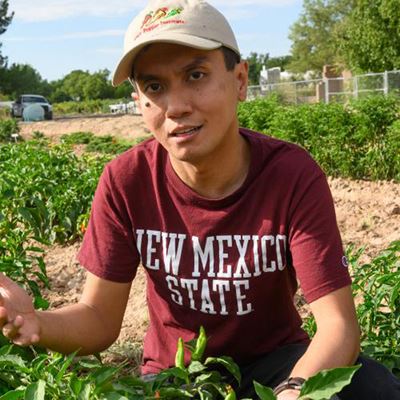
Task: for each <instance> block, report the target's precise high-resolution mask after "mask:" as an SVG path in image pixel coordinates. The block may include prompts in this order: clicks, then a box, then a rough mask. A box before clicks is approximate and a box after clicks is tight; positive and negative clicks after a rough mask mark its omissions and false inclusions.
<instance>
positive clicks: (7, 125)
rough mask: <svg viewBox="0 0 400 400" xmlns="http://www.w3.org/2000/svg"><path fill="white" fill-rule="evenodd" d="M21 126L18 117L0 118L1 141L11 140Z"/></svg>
mask: <svg viewBox="0 0 400 400" xmlns="http://www.w3.org/2000/svg"><path fill="white" fill-rule="evenodd" d="M19 130H20V129H19V126H18V122H17V120H16V119H13V118H9V119H4V120H0V142H9V141H10V140H11V139H12V137H11V135H12V134H14V133H19Z"/></svg>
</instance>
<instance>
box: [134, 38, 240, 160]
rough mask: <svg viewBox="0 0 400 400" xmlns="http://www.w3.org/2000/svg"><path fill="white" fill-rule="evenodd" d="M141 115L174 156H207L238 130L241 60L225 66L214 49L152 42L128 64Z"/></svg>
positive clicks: (222, 148)
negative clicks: (231, 65)
mask: <svg viewBox="0 0 400 400" xmlns="http://www.w3.org/2000/svg"><path fill="white" fill-rule="evenodd" d="M134 79H135V82H136V84H137V88H138V93H139V99H140V104H141V109H142V113H143V119H144V122H145V124H146V126H147V127H148V128H149V129H150V131H151V132H152V133H153V134H154V136H155V138H156V139H157V140H158V141H159V142H160V143H161V145H162V146H163V147H164V148H165V149H166V150H167V151H168V153H169V155H170V157H172V158H173V159H174V160H173V161H175V162H179V161H183V162H189V163H191V164H199V163H202V162H204V161H207V162H212V160H213V159H215V158H218V157H220V156H222V155H223V154H224V151H226V149H227V148H229V146H231V145H232V143H233V141H232V138H233V137H234V135H237V134H238V122H237V116H236V107H237V103H238V101H240V100H244V99H245V97H246V92H247V64H245V63H241V64H238V65H237V66H236V67H235V69H234V70H233V71H227V69H226V66H225V62H224V57H223V54H222V52H221V51H220V50H212V51H204V50H197V49H193V48H189V47H185V46H181V45H175V44H152V45H150V46H149V47H148V48H146V49H145V50H143V51H142V52H141V53H140V54H139V56H138V57H137V59H136V61H135V65H134Z"/></svg>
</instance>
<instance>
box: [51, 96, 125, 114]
mask: <svg viewBox="0 0 400 400" xmlns="http://www.w3.org/2000/svg"><path fill="white" fill-rule="evenodd" d="M128 101H130V99H106V100H84V101H66V102H63V103H55V104H54V105H53V111H54V113H55V114H57V115H68V114H101V113H109V112H110V108H109V106H110V105H111V104H117V103H120V102H122V103H126V102H128Z"/></svg>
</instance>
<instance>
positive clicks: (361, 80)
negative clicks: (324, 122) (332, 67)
mask: <svg viewBox="0 0 400 400" xmlns="http://www.w3.org/2000/svg"><path fill="white" fill-rule="evenodd" d="M271 93H275V94H277V95H278V96H279V97H280V98H281V99H282V100H283V101H284V102H286V103H294V104H302V103H318V102H325V103H331V102H346V101H348V100H350V99H351V98H359V97H362V96H367V95H369V94H371V93H375V94H377V93H381V94H383V95H387V94H389V93H391V94H398V95H400V70H398V71H385V72H382V73H370V74H364V75H357V76H353V77H351V78H344V77H339V78H324V79H312V80H304V81H295V82H280V83H273V84H266V85H263V86H249V88H248V96H247V98H248V100H253V99H255V98H257V97H263V96H267V95H268V94H271Z"/></svg>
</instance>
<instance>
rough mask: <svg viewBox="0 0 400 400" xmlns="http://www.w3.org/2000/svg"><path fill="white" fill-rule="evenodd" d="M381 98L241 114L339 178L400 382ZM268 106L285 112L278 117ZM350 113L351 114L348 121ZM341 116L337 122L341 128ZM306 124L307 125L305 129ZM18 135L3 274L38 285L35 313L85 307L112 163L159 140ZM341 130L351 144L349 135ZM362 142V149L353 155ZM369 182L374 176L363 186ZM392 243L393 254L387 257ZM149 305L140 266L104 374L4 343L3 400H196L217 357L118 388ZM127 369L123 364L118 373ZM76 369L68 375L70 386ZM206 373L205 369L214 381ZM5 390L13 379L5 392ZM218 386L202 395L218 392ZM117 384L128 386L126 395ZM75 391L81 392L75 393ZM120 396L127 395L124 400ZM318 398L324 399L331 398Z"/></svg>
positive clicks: (370, 319) (366, 304)
mask: <svg viewBox="0 0 400 400" xmlns="http://www.w3.org/2000/svg"><path fill="white" fill-rule="evenodd" d="M372 101H373V102H375V103H373V104H370V103H367V106H368V107H365V104H364V103H360V104H358V105H357V104H356V106H358V107H364V108H367V111H366V112H365V111H364V110H362V113H359V112H358V111H357V112H354V111H352V110H350V114H349V115H347V116H346V115H345V114H344V113H346V112H348V111H343V110H340V109H339V108H338V107H336V106H334V107H325V108H324V106H322V107H320V106H314V107H313V108H312V109H311V108H310V109H301V108H299V109H286V108H282V107H280V106H279V105H278V104H277V103H276V102H275V100H274V99H272V100H267V101H266V102H264V103H254V107H253V108H252V109H250V108H247V105H246V107H245V108H242V109H241V110H240V111H241V114H240V115H239V117H240V118H242V121H245V122H246V123H248V125H247V126H250V125H251V124H255V125H256V128H257V127H258V126H260V125H262V126H260V127H259V128H257V129H259V130H260V131H264V132H265V131H267V132H268V131H269V130H270V129H271V127H274V131H278V128H277V127H280V126H281V125H279V121H282V126H283V125H284V124H285V123H286V125H285V129H281V131H280V133H279V132H278V133H279V134H280V135H289V137H290V138H293V141H295V142H296V141H297V140H296V139H299V143H301V144H302V145H304V146H305V147H306V148H308V147H307V146H309V147H310V151H311V150H312V154H313V155H314V156H315V157H316V159H317V160H318V161H322V164H323V165H324V166H325V167H326V168H327V170H328V171H331V172H330V173H331V174H332V176H333V177H329V178H328V181H329V184H330V187H331V191H332V195H333V199H334V203H335V207H336V213H337V221H338V225H339V229H340V231H341V234H342V239H343V245H344V247H345V249H346V250H347V253H348V256H349V260H350V268H351V273H352V275H353V278H354V282H353V290H354V293H355V295H356V303H357V306H358V310H357V311H358V315H359V320H360V323H361V326H362V332H363V336H362V341H363V349H364V351H365V352H366V353H367V354H369V355H372V356H374V357H377V358H378V359H379V360H380V361H382V362H384V363H385V364H386V365H387V366H388V367H389V368H390V369H391V370H393V372H395V373H396V374H399V372H400V356H399V355H398V351H397V349H398V344H399V343H400V332H398V324H399V323H400V313H399V310H400V292H399V285H400V283H399V281H398V276H399V275H398V274H399V268H398V267H399V255H400V241H399V238H400V232H399V227H400V169H399V167H400V164H399V162H398V161H399V160H398V158H397V157H396V156H393V154H397V153H396V151H397V150H396V149H397V146H398V142H397V140H396V138H397V135H399V134H400V130H399V128H400V125H399V124H398V122H399V120H398V118H397V117H398V115H399V114H398V113H395V112H393V113H392V114H390V110H391V104H390V103H387V102H386V100H381V99H377V100H372ZM376 103H379V104H381V103H384V104H383V106H382V107H386V108H385V110H389V111H382V112H380V111H379V110H380V109H379V108H377V107H375V104H376ZM268 107H272V108H275V110H274V113H273V115H274V117H273V119H271V118H270V116H271V115H272V113H271V112H269V111H268ZM382 109H383V108H382ZM371 110H372V111H371ZM376 110H378V112H380V115H379V118H377V119H376V121H375V122H376V123H375V124H374V125H373V126H374V129H375V130H374V132H375V134H376V135H378V136H375V134H374V133H372V132H369V131H368V130H366V128H367V127H368V126H370V123H371V115H372V116H374V115H376V114H377V111H376ZM287 113H291V115H290V118H287V115H289V114H287ZM340 113H342V114H340ZM339 115H342V117H340V118H339V117H338V116H339ZM387 115H390V118H389V117H388V116H387ZM360 116H361V117H362V118H360ZM332 118H333V119H334V121H331V120H330V119H332ZM339 120H341V122H342V125H340V126H339V125H338V124H337V123H336V122H335V121H339ZM382 120H384V121H386V122H385V125H382V123H381V122H382ZM0 122H1V121H0ZM301 124H303V128H299V125H301ZM392 124H393V127H392ZM332 126H335V129H332ZM382 126H384V128H382ZM386 129H387V132H388V133H389V134H388V135H386ZM17 130H19V133H20V135H21V137H22V140H21V143H20V145H17V146H15V145H13V144H11V145H10V144H9V145H5V146H4V147H0V163H2V166H3V168H2V170H0V193H1V196H0V234H1V235H2V240H1V241H0V270H2V271H5V272H6V273H7V274H8V275H9V276H10V277H12V278H13V279H16V280H17V281H18V282H20V283H21V284H23V285H25V286H29V288H30V290H31V291H32V292H33V294H34V296H35V306H36V307H47V306H50V307H52V308H54V307H59V306H61V305H65V304H68V303H73V302H76V301H78V299H79V297H80V292H81V290H82V285H83V283H84V276H85V272H84V270H83V269H82V268H81V267H80V266H79V264H78V263H77V261H76V254H77V252H78V250H79V248H80V245H81V239H82V235H83V233H84V231H85V229H86V225H87V220H88V215H89V214H88V210H89V206H90V202H91V199H92V196H93V192H94V189H95V187H96V183H97V179H98V176H99V174H100V172H101V170H102V168H103V166H104V163H105V162H106V161H107V160H110V159H111V158H112V157H114V156H115V154H117V153H119V152H121V151H124V150H125V149H126V148H128V147H130V146H132V145H135V144H136V143H139V142H140V141H142V140H143V139H145V138H148V137H149V136H150V134H149V132H148V131H146V129H145V128H144V125H143V123H142V121H141V119H140V117H138V116H132V115H113V116H91V117H87V118H82V117H81V118H77V117H75V118H64V119H57V120H54V121H46V122H37V123H24V122H20V123H19V125H18V126H16V125H15V121H13V120H8V121H4V123H0V140H1V139H2V138H3V141H13V140H14V139H13V138H12V136H11V133H13V132H15V131H17ZM305 132H306V133H305ZM337 132H341V134H343V136H340V137H338V136H337ZM278 136H279V135H278ZM379 137H380V139H379V140H377V139H378V138H379ZM31 139H33V140H31ZM321 143H322V144H321ZM357 143H358V145H357V146H358V147H354V146H355V144H357ZM328 144H329V145H328ZM342 148H343V150H344V151H342ZM103 153H105V154H103ZM350 158H351V160H350ZM353 164H355V165H353ZM341 176H342V177H341ZM343 176H345V177H346V178H343ZM359 176H365V177H368V178H370V179H368V180H367V179H357V177H359ZM380 176H383V177H387V176H390V177H393V180H385V178H378V179H377V178H374V177H380ZM350 177H351V178H350ZM379 179H381V180H379ZM21 228H22V229H21ZM391 243H392V244H391ZM390 244H391V247H390V249H389V250H387V251H385V249H387V248H388V246H389V245H390ZM38 247H39V248H38ZM360 248H363V250H362V251H361V250H359V249H360ZM42 249H43V250H42ZM42 257H43V258H42ZM45 271H46V273H47V277H48V278H47V277H46V275H45ZM32 278H33V279H32ZM39 281H40V282H39ZM42 296H43V297H42ZM145 298H146V296H145V279H144V272H143V271H142V270H141V269H139V273H138V275H137V278H136V279H135V281H134V283H133V287H132V290H131V295H130V298H129V303H128V307H127V312H126V315H125V318H124V321H123V327H122V331H121V334H120V336H119V338H118V340H117V342H116V343H115V344H114V345H113V346H112V347H111V348H110V349H109V350H107V351H106V352H104V353H103V354H102V360H103V362H106V365H104V366H101V365H98V364H97V365H96V366H94V365H93V364H90V365H92V366H91V367H88V365H89V364H87V362H86V361H85V360H83V361H82V362H83V364H81V361H80V360H77V361H73V358H72V357H68V358H66V357H61V356H59V355H57V354H50V355H47V354H41V353H39V354H37V353H36V350H35V349H31V350H30V352H28V353H23V354H22V353H19V350H18V349H15V348H12V347H10V346H7V342H4V338H3V341H2V337H1V335H0V400H3V399H11V398H12V399H22V398H25V399H31V398H32V399H33V398H34V399H43V400H44V399H48V398H49V399H50V398H51V399H53V398H54V399H55V398H57V399H60V400H61V399H66V398H77V399H78V398H79V399H84V398H85V399H86V398H87V399H106V398H107V399H115V398H118V399H125V398H131V397H123V396H122V397H120V396H119V395H120V394H121V393H122V394H125V395H126V393H133V392H132V391H130V390H133V391H135V390H139V392H140V391H143V390H145V391H146V396H145V397H143V395H140V397H135V395H134V397H133V398H143V399H144V398H146V399H147V398H154V397H155V398H158V397H159V393H161V392H158V390H159V389H160V390H162V393H164V394H165V397H164V395H161V398H178V397H179V398H181V397H182V396H183V397H185V395H184V393H181V392H179V393H178V394H179V396H178V395H177V392H174V390H178V391H179V390H181V389H180V388H181V385H182V384H183V383H185V382H188V381H189V380H190V379H200V380H202V379H206V380H207V379H208V378H207V376H208V377H211V376H212V375H207V373H206V372H205V371H206V370H207V368H208V366H207V365H206V364H207V362H208V361H209V362H210V363H211V364H212V363H213V362H214V361H215V360H214V361H213V360H211V361H210V360H208V359H207V360H208V361H207V360H205V361H204V365H203V364H201V365H199V364H196V362H197V361H196V360H194V364H193V365H192V364H190V366H189V367H188V368H186V367H185V366H182V367H180V368H178V370H174V369H173V370H171V371H169V370H167V371H164V372H163V373H162V374H160V375H159V378H160V380H159V381H157V382H158V383H156V384H155V385H156V387H153V386H151V385H150V386H149V387H147V386H146V388H144V389H143V387H142V385H143V383H141V382H138V381H136V383H135V382H134V381H132V379H133V378H132V377H131V378H128V377H127V379H128V380H129V379H130V384H133V385H136V386H137V385H139V386H137V387H136V389H132V388H131V389H129V388H128V389H127V387H126V386H124V384H123V382H122V381H115V380H114V379H115V377H116V374H117V373H118V370H119V368H124V371H126V372H127V373H129V374H131V373H132V372H134V373H137V372H138V367H139V364H140V358H141V349H142V342H143V337H144V333H145V331H146V328H147V325H148V318H147V309H146V301H145ZM296 301H297V305H298V307H299V308H300V312H301V314H302V316H303V317H304V319H305V321H306V322H305V328H306V329H307V330H308V331H309V332H310V333H311V334H312V333H313V332H314V330H315V326H314V323H313V320H312V318H309V316H310V313H309V310H308V307H307V306H306V305H305V304H304V301H303V299H302V296H301V292H299V294H298V295H297V297H296ZM200 336H201V333H200ZM198 342H200V338H199V339H198ZM182 345H183V344H182ZM2 346H3V347H2ZM178 348H179V346H178ZM19 354H21V356H22V357H23V358H20V357H19ZM177 360H178V358H177ZM93 361H94V360H93ZM121 362H123V364H122V365H123V366H121V367H119V365H121ZM202 362H203V361H202ZM217 362H221V363H223V365H224V364H225V363H226V360H225V359H219V360H217ZM71 363H72V364H71ZM228 364H229V362H228ZM229 365H230V364H229ZM117 366H118V367H117ZM225 367H226V365H225ZM13 368H14V369H15V368H16V369H17V370H18V371H19V372H18V375H17V376H16V377H14V376H13V372H12V371H13ZM88 368H89V369H88ZM125 368H126V369H125ZM226 368H228V367H226ZM228 370H229V371H230V372H231V373H233V375H235V373H236V372H235V371H236V370H235V367H232V366H231V365H230V366H229V368H228ZM1 371H3V372H1ZM65 371H68V373H67V375H66V376H65V377H64V372H65ZM83 371H86V372H85V373H83ZM90 371H92V372H90ZM168 371H169V372H168ZM201 371H204V376H203V375H201V374H203V373H202V372H201ZM354 371H355V369H353V370H352V371H348V370H347V371H344V372H343V374H344V375H343V376H342V378H340V377H339V375H340V374H341V372H340V371H339V370H335V371H331V372H332V373H334V374H339V375H337V376H336V377H337V378H338V379H339V380H340V379H341V381H342V384H345V383H344V382H345V381H346V380H347V382H348V379H350V375H349V374H350V373H351V374H352V373H354ZM43 373H45V374H46V375H45V376H46V377H47V378H46V379H47V380H46V381H45V380H43V379H42V378H40V377H41V375H42V374H43ZM87 373H88V374H87ZM168 374H172V375H168ZM199 374H200V375H199ZM167 376H170V377H171V376H172V377H173V380H174V382H175V389H174V388H171V387H169V386H168V387H165V384H166V381H165V379H166V377H167ZM54 377H56V381H54ZM321 378H322V381H319V382H320V384H321V382H324V379H327V378H326V377H325V378H324V377H321V376H319V377H317V379H321ZM117 379H120V378H117ZM121 379H125V378H124V377H122V378H121ZM182 379H183V380H182ZM212 379H214V378H212ZM328 379H331V378H328ZM3 382H7V385H6V386H5V387H3V386H2V385H3ZM121 382H122V383H121ZM325 382H326V381H325ZM214 383H215V382H209V383H207V384H206V383H204V385H206V386H201V385H200V386H201V387H203V389H204V388H205V387H207V388H210V387H211V386H213V385H214ZM21 385H22V386H23V388H21ZM121 385H122V386H121ZM163 385H164V386H163ZM207 385H208V386H207ZM210 385H211V386H210ZM221 385H222V386H221V387H220V389H219V394H218V390H217V393H216V396H217V397H218V398H219V397H220V395H221V396H222V397H224V398H225V396H226V395H227V394H229V392H230V390H231V389H230V386H226V384H225V383H221ZM322 385H324V383H322ZM200 386H196V385H195V384H194V386H193V387H192V389H193V390H194V391H198V393H199V394H200V391H201V390H203V389H201V387H200ZM214 386H215V385H214ZM311 386H312V385H311ZM118 387H119V388H120V389H116V388H118ZM305 387H306V386H305ZM12 389H14V390H12ZM214 389H215V387H214ZM10 390H12V392H9V391H10ZM65 390H67V391H68V393H70V394H69V395H68V394H65V393H64V392H65ZM110 390H111V391H112V392H113V393H109V396H108V395H107V394H105V393H108V391H110ZM115 390H120V391H119V392H118V393H119V394H116V392H115ZM154 390H155V392H154ZM207 390H208V389H207ZM268 390H269V389H268ZM268 390H267V392H268ZM329 390H332V387H331V388H329ZM104 391H105V392H104ZM147 391H148V392H147ZM168 391H172V392H169V393H167V392H168ZM260 391H261V392H264V389H263V388H260ZM135 393H136V392H135ZM140 393H142V392H140ZM196 393H197V392H196ZM332 393H333V392H332ZM2 394H4V395H2ZM147 394H148V395H149V396H150V397H147ZM257 394H258V395H259V397H260V398H261V399H264V398H265V399H273V398H275V397H274V396H272V397H271V394H266V397H264V396H262V395H260V394H259V393H258V391H257ZM103 395H104V396H105V397H104V396H103ZM204 395H205V394H204ZM4 396H5V397H4ZM65 396H67V397H65ZM68 396H72V397H68ZM190 397H191V396H190ZM217 397H201V398H217ZM226 398H228V397H226ZM313 398H314V399H317V400H318V399H321V398H322V397H313Z"/></svg>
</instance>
